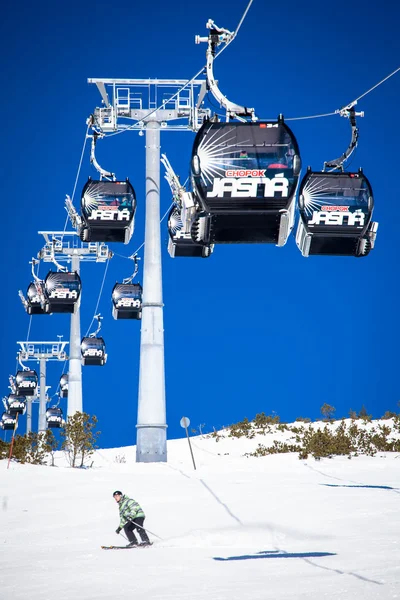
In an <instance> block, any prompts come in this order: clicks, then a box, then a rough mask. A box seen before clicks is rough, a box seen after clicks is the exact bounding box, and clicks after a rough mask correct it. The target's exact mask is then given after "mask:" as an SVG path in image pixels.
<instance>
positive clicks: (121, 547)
mask: <svg viewBox="0 0 400 600" xmlns="http://www.w3.org/2000/svg"><path fill="white" fill-rule="evenodd" d="M151 545H152V544H138V545H137V546H101V549H102V550H133V549H135V548H147V547H149V546H151Z"/></svg>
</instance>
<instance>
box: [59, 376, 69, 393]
mask: <svg viewBox="0 0 400 600" xmlns="http://www.w3.org/2000/svg"><path fill="white" fill-rule="evenodd" d="M60 398H68V373H64V375H61V377H60Z"/></svg>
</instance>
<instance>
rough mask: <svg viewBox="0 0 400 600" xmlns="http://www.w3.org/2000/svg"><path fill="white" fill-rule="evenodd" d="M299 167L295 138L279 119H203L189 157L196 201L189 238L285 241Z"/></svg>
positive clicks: (208, 241)
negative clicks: (240, 121) (251, 120)
mask: <svg viewBox="0 0 400 600" xmlns="http://www.w3.org/2000/svg"><path fill="white" fill-rule="evenodd" d="M300 168H301V161H300V154H299V148H298V144H297V141H296V138H295V136H294V135H293V133H292V131H291V130H290V129H289V127H288V126H287V125H286V124H285V123H284V121H283V119H279V120H278V121H277V122H243V123H238V122H229V123H214V122H205V123H204V124H203V126H202V127H201V128H200V130H199V131H198V133H197V135H196V138H195V141H194V146H193V153H192V160H191V178H192V188H193V193H194V196H195V199H196V200H197V203H198V205H199V211H198V222H197V223H194V224H193V225H192V229H191V235H192V238H193V241H195V242H198V243H203V244H208V245H210V244H213V243H215V244H238V243H264V244H276V245H277V246H283V245H284V244H285V243H286V240H287V238H288V236H289V234H290V232H291V230H292V228H293V224H294V211H295V194H296V188H297V184H298V179H299V174H300ZM204 218H205V219H206V222H205V223H204V222H202V219H204Z"/></svg>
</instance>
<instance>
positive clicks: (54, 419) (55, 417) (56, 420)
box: [46, 406, 63, 429]
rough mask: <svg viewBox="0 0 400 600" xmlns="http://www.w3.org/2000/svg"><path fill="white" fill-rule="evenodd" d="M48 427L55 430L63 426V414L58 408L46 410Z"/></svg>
mask: <svg viewBox="0 0 400 600" xmlns="http://www.w3.org/2000/svg"><path fill="white" fill-rule="evenodd" d="M46 422H47V427H49V428H51V429H53V428H56V427H62V426H63V412H62V410H61V408H59V407H58V406H51V407H50V408H48V409H47V410H46Z"/></svg>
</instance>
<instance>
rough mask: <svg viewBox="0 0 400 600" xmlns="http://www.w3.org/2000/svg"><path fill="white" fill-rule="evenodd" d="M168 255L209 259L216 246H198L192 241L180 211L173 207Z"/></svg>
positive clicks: (170, 219)
mask: <svg viewBox="0 0 400 600" xmlns="http://www.w3.org/2000/svg"><path fill="white" fill-rule="evenodd" d="M168 233H169V239H168V253H169V255H170V256H171V257H172V258H175V257H178V256H188V257H200V258H207V257H208V256H210V255H211V253H212V251H213V249H214V246H213V245H211V246H207V245H205V244H198V243H196V242H195V241H193V239H192V235H191V233H190V232H189V233H186V232H185V231H184V230H183V223H182V220H181V215H180V211H179V209H178V208H177V207H175V206H174V207H173V208H172V209H171V212H170V213H169V216H168Z"/></svg>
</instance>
